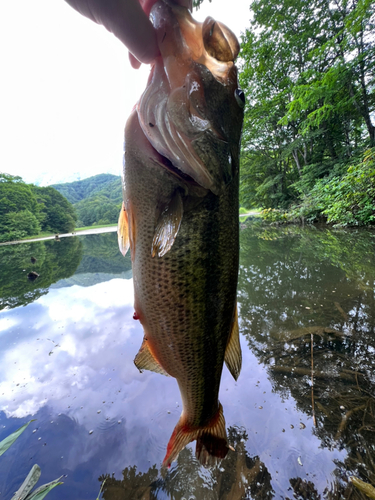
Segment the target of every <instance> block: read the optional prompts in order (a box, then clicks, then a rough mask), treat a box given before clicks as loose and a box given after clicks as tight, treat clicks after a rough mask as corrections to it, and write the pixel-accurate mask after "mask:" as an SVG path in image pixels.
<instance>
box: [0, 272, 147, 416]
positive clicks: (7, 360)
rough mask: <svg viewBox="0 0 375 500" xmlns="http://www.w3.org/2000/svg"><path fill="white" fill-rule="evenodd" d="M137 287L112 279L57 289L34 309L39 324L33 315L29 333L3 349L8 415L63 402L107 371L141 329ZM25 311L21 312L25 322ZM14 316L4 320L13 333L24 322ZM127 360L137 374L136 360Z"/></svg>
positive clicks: (2, 389)
mask: <svg viewBox="0 0 375 500" xmlns="http://www.w3.org/2000/svg"><path fill="white" fill-rule="evenodd" d="M132 286H133V285H132V281H131V280H129V281H124V280H113V281H111V282H106V283H101V284H98V285H95V286H92V287H90V288H89V289H87V288H86V289H83V288H80V287H71V288H65V289H59V290H53V291H51V292H50V293H49V294H48V295H46V296H43V297H41V298H40V299H39V300H38V301H36V303H35V304H32V305H30V306H29V307H30V308H31V309H32V308H33V306H39V311H38V315H37V317H36V318H35V319H36V320H37V321H36V322H35V323H34V324H33V323H32V322H31V323H30V317H31V318H32V316H33V315H32V311H29V316H28V323H29V331H28V332H27V335H26V336H25V338H23V339H22V340H21V341H19V342H18V343H17V342H16V343H14V345H13V346H11V347H10V348H9V347H8V349H6V350H3V351H2V357H1V361H0V362H1V366H2V376H1V381H0V403H1V405H2V407H3V409H4V411H5V412H6V414H7V416H8V417H18V418H20V417H24V416H26V415H28V414H30V413H32V414H33V413H35V412H36V411H37V410H38V409H39V408H40V407H41V406H43V405H45V404H46V403H47V401H49V402H51V400H53V401H55V402H56V404H59V403H58V402H59V401H61V399H63V398H65V397H68V396H67V394H68V393H69V392H71V388H72V387H75V388H76V389H79V390H83V389H85V388H86V387H88V388H89V386H90V384H92V382H93V380H94V379H95V377H96V375H97V373H98V371H99V372H100V371H103V367H105V368H104V371H107V370H108V368H107V367H108V366H110V364H111V362H110V359H113V358H112V356H113V353H112V346H113V344H116V345H119V344H120V345H121V347H120V348H121V349H123V348H124V347H125V344H126V342H127V340H128V339H129V338H130V336H131V335H132V333H134V330H135V329H136V327H137V328H138V329H139V326H138V325H136V323H135V322H134V321H133V319H132V302H133V288H132ZM40 306H41V308H40ZM24 311H25V309H19V310H17V313H18V316H21V320H22V316H24ZM119 313H120V314H119ZM12 316H13V317H10V318H2V322H3V323H5V322H7V323H8V325H10V328H9V329H8V335H12V330H13V329H14V327H15V326H17V325H18V324H19V322H18V321H17V316H16V314H13V315H12ZM119 316H120V317H119ZM24 324H25V323H24ZM140 338H141V337H140ZM133 351H134V350H132V353H131V356H133V355H134V354H135V352H133ZM126 357H127V358H129V357H130V356H126ZM106 361H107V362H108V363H106ZM127 361H128V362H127V366H128V367H130V368H131V371H132V372H135V374H136V370H135V367H134V365H133V363H132V362H131V361H132V359H127ZM15 395H16V396H17V397H16V398H15V397H14V396H15Z"/></svg>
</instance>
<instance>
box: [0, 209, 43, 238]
mask: <svg viewBox="0 0 375 500" xmlns="http://www.w3.org/2000/svg"><path fill="white" fill-rule="evenodd" d="M40 230H41V227H40V224H39V222H38V219H37V218H36V217H35V215H34V214H32V213H31V212H30V210H21V211H20V212H8V213H7V214H5V215H4V216H3V219H2V222H0V231H4V232H8V231H9V232H10V233H13V234H14V233H16V232H17V231H18V232H20V233H22V234H24V235H25V236H32V235H34V234H38V233H39V232H40Z"/></svg>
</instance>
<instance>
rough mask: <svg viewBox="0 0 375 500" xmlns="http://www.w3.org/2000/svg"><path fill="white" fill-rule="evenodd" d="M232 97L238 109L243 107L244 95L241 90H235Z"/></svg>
mask: <svg viewBox="0 0 375 500" xmlns="http://www.w3.org/2000/svg"><path fill="white" fill-rule="evenodd" d="M234 97H235V98H236V101H237V104H238V105H239V107H240V108H244V107H245V93H244V91H243V90H242V89H236V90H235V91H234Z"/></svg>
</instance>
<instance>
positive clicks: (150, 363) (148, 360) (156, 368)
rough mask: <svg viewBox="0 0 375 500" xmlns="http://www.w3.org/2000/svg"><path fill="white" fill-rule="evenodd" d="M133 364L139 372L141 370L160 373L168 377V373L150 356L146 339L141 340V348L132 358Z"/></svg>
mask: <svg viewBox="0 0 375 500" xmlns="http://www.w3.org/2000/svg"><path fill="white" fill-rule="evenodd" d="M134 364H135V366H136V367H137V368H138V370H139V371H140V372H141V371H142V370H149V371H151V372H155V373H160V374H161V375H166V376H167V377H169V375H168V373H167V372H166V371H165V370H164V368H163V367H162V366H161V365H160V364H159V362H158V361H157V360H156V359H155V358H154V356H153V355H152V353H151V351H150V349H149V347H148V344H147V340H146V339H143V342H142V345H141V348H140V349H139V351H138V354H137V355H136V357H135V358H134Z"/></svg>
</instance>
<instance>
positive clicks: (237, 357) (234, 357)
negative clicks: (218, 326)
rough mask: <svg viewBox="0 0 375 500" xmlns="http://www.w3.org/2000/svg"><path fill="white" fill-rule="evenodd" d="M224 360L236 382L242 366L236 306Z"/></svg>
mask: <svg viewBox="0 0 375 500" xmlns="http://www.w3.org/2000/svg"><path fill="white" fill-rule="evenodd" d="M224 360H225V364H226V365H227V367H228V370H229V371H230V372H231V374H232V376H233V378H234V379H235V380H237V379H238V376H239V374H240V371H241V366H242V352H241V345H240V330H239V328H238V313H237V304H236V308H235V310H234V318H233V323H232V329H231V332H230V335H229V340H228V344H227V347H226V350H225V357H224Z"/></svg>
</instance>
